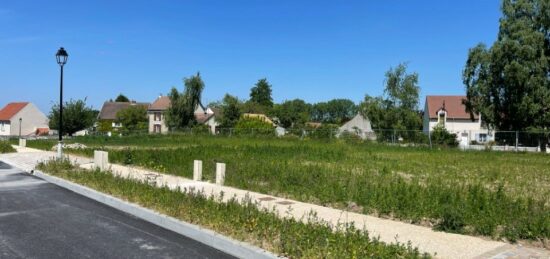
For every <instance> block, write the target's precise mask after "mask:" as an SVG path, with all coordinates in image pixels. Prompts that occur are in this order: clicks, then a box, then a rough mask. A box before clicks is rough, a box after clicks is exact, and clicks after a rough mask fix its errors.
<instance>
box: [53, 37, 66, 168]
mask: <svg viewBox="0 0 550 259" xmlns="http://www.w3.org/2000/svg"><path fill="white" fill-rule="evenodd" d="M55 58H56V59H57V64H59V66H60V67H61V77H60V81H59V129H58V133H59V143H58V145H57V158H59V159H61V158H63V150H62V148H63V66H64V65H65V64H67V59H68V58H69V54H67V51H65V49H64V48H63V47H61V48H59V50H58V51H57V53H56V54H55Z"/></svg>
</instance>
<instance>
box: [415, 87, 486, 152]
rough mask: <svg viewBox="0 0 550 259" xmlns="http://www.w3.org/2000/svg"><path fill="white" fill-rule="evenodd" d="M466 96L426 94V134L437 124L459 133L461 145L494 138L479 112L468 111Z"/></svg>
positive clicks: (424, 119)
mask: <svg viewBox="0 0 550 259" xmlns="http://www.w3.org/2000/svg"><path fill="white" fill-rule="evenodd" d="M465 99H466V96H461V95H460V96H443V95H441V96H440V95H431V96H426V104H425V105H424V114H423V130H424V132H425V133H426V134H429V132H431V131H433V128H434V127H435V126H437V125H442V126H443V127H445V129H447V131H449V132H451V133H455V134H456V135H457V138H458V139H457V140H458V141H459V143H460V145H461V146H467V145H469V143H471V142H473V141H476V142H479V143H484V142H487V141H489V140H492V139H493V136H492V134H491V132H489V130H488V129H486V128H485V127H484V125H483V123H482V121H481V116H480V115H479V114H474V116H473V118H472V117H471V116H470V113H468V112H466V106H465V105H464V104H463V100H465Z"/></svg>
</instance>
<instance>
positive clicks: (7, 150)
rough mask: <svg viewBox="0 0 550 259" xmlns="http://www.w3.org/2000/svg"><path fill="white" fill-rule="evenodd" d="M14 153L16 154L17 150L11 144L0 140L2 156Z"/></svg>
mask: <svg viewBox="0 0 550 259" xmlns="http://www.w3.org/2000/svg"><path fill="white" fill-rule="evenodd" d="M13 152H15V149H14V148H13V147H12V146H11V144H10V142H8V141H3V140H0V154H3V153H13Z"/></svg>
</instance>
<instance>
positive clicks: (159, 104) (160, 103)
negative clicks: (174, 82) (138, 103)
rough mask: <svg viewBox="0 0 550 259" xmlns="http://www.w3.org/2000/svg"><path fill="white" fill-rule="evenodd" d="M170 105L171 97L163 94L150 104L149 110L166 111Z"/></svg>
mask: <svg viewBox="0 0 550 259" xmlns="http://www.w3.org/2000/svg"><path fill="white" fill-rule="evenodd" d="M168 107H170V98H169V97H168V96H161V97H159V98H157V99H156V100H155V101H154V102H153V103H152V104H151V105H150V106H149V110H150V111H151V110H155V111H164V110H167V109H168Z"/></svg>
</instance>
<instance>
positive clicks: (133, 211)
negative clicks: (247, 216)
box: [34, 170, 280, 258]
mask: <svg viewBox="0 0 550 259" xmlns="http://www.w3.org/2000/svg"><path fill="white" fill-rule="evenodd" d="M34 175H35V176H37V177H39V178H41V179H43V180H45V181H47V182H50V183H52V184H55V185H57V186H60V187H62V188H65V189H68V190H70V191H73V192H75V193H78V194H80V195H82V196H85V197H88V198H90V199H92V200H95V201H97V202H100V203H103V204H105V205H107V206H109V207H113V208H115V209H117V210H120V211H123V212H126V213H128V214H130V215H133V216H135V217H137V218H140V219H143V220H145V221H147V222H150V223H153V224H155V225H157V226H160V227H162V228H165V229H168V230H170V231H173V232H176V233H178V234H180V235H184V236H186V237H189V238H191V239H194V240H196V241H198V242H201V243H203V244H206V245H208V246H210V247H213V248H215V249H218V250H220V251H222V252H224V253H227V254H230V255H232V256H235V257H239V258H280V257H278V256H276V255H274V254H272V253H270V252H268V251H266V250H263V249H261V248H258V247H255V246H252V245H250V244H247V243H244V242H240V241H236V240H233V239H230V238H228V237H225V236H223V235H220V234H218V233H216V232H214V231H212V230H209V229H204V228H201V227H199V226H197V225H193V224H190V223H187V222H183V221H180V220H178V219H176V218H173V217H169V216H166V215H163V214H160V213H158V212H155V211H153V210H150V209H146V208H143V207H140V206H138V205H136V204H133V203H129V202H126V201H123V200H121V199H118V198H115V197H113V196H110V195H108V194H104V193H101V192H98V191H96V190H93V189H90V188H88V187H85V186H82V185H79V184H75V183H73V182H69V181H67V180H64V179H61V178H58V177H55V176H51V175H48V174H45V173H43V172H40V171H37V170H34Z"/></svg>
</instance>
